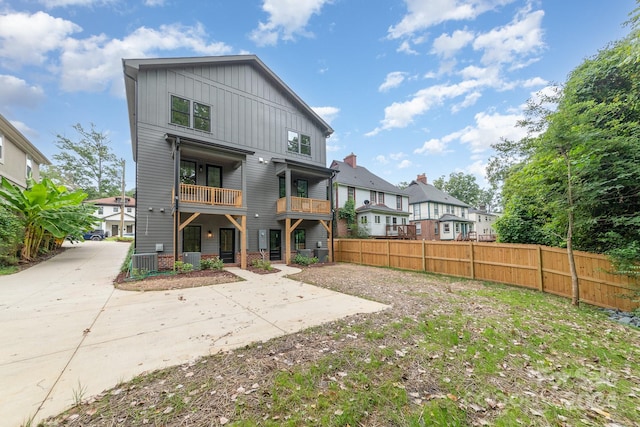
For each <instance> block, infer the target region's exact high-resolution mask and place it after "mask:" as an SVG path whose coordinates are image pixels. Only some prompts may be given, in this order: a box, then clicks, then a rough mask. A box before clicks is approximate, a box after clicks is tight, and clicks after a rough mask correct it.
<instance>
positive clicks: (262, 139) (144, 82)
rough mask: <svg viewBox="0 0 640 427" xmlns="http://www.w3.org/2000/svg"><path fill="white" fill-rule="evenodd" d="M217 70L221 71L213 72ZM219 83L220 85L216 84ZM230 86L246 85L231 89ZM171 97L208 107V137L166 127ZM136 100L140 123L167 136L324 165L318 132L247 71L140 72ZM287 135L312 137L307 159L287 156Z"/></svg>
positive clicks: (287, 101)
mask: <svg viewBox="0 0 640 427" xmlns="http://www.w3.org/2000/svg"><path fill="white" fill-rule="evenodd" d="M215 68H224V69H225V71H224V72H221V71H218V72H216V71H215V70H213V69H215ZM234 74H235V75H237V76H235V77H234V76H233V75H234ZM206 76H210V78H211V79H208V78H206ZM221 77H222V79H223V81H219V80H215V79H217V78H221ZM247 80H250V81H251V84H250V85H247V84H246V81H247ZM234 82H243V83H244V84H243V85H242V87H234V86H232V84H233V83H234ZM171 95H177V96H181V97H184V98H188V99H190V100H193V101H197V102H202V103H204V104H208V105H211V118H212V122H211V133H209V132H202V131H198V130H195V129H189V128H184V127H180V126H177V125H173V124H170V123H169V121H170V97H171ZM138 99H140V100H144V102H143V103H141V104H140V109H139V111H138V122H139V123H146V124H149V125H153V126H159V127H164V128H165V129H166V131H167V132H176V130H177V129H178V130H179V131H180V133H184V134H190V135H191V136H192V137H193V138H198V139H203V140H211V141H215V142H217V143H224V144H230V145H233V146H237V147H241V148H245V149H250V150H258V149H261V150H265V151H268V152H269V153H271V155H272V156H278V157H287V158H292V159H296V160H301V161H306V162H311V163H313V164H316V165H321V166H325V164H326V149H325V137H324V135H323V133H322V130H321V129H319V128H318V127H317V126H316V125H315V123H314V122H313V121H312V120H311V119H310V118H309V117H307V116H306V115H304V114H303V113H302V112H301V111H300V110H299V109H297V108H296V106H295V104H294V103H293V102H292V101H291V100H290V99H289V98H288V97H287V96H285V94H284V92H281V91H278V90H277V89H276V88H274V87H273V85H272V84H271V83H270V82H269V81H268V80H267V79H266V78H265V77H263V75H262V74H261V73H259V72H258V71H257V70H256V69H255V68H253V67H252V66H250V65H234V66H208V67H196V68H195V69H194V68H172V69H159V70H155V69H154V70H145V71H141V72H140V74H139V76H138ZM287 130H294V131H298V132H301V133H303V134H306V135H309V136H310V137H311V150H312V151H311V157H309V156H305V155H296V154H294V153H289V152H288V151H287Z"/></svg>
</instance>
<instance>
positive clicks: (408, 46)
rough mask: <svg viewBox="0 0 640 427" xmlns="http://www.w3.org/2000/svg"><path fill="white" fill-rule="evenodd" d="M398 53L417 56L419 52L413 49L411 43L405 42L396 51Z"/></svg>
mask: <svg viewBox="0 0 640 427" xmlns="http://www.w3.org/2000/svg"><path fill="white" fill-rule="evenodd" d="M396 51H398V52H401V53H406V54H408V55H417V54H418V51H417V50H415V49H413V48H412V47H411V43H409V41H407V40H404V41H403V42H402V43H400V46H398V49H396Z"/></svg>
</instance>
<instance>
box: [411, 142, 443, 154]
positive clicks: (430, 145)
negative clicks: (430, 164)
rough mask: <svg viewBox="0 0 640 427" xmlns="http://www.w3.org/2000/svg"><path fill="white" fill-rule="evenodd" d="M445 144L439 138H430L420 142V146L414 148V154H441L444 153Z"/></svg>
mask: <svg viewBox="0 0 640 427" xmlns="http://www.w3.org/2000/svg"><path fill="white" fill-rule="evenodd" d="M446 149H447V144H446V143H445V142H444V141H442V140H440V139H435V138H433V139H430V140H428V141H425V142H424V144H422V147H420V148H416V149H415V150H414V151H413V152H414V153H415V154H442V153H445V152H446Z"/></svg>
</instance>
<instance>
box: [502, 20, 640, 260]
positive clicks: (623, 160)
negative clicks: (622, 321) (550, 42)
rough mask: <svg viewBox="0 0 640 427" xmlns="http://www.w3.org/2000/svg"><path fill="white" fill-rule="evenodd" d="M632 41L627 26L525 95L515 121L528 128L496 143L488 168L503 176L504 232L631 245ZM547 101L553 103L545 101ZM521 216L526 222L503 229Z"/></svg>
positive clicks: (612, 247) (639, 172)
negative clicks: (536, 93)
mask: <svg viewBox="0 0 640 427" xmlns="http://www.w3.org/2000/svg"><path fill="white" fill-rule="evenodd" d="M639 41H640V39H639V37H638V31H637V30H636V29H634V30H633V31H632V32H631V34H630V35H629V36H628V37H626V38H625V39H623V40H621V41H618V42H616V43H613V44H611V45H609V46H608V47H607V48H606V49H603V50H602V51H600V52H599V53H598V54H597V55H595V56H594V57H593V58H589V59H587V60H585V61H584V62H583V63H582V64H581V65H580V66H579V67H577V68H576V69H575V70H574V71H573V72H572V73H571V74H570V76H569V79H568V81H567V82H566V84H565V86H564V87H563V88H562V90H561V91H560V92H558V94H557V96H555V95H554V96H551V97H548V98H546V99H545V98H542V99H540V100H539V101H538V102H537V103H534V102H530V104H529V109H528V116H527V120H525V121H523V122H522V123H521V125H522V126H527V127H528V129H529V131H530V133H529V136H528V137H527V138H525V139H523V140H521V141H516V142H513V141H502V142H501V143H500V144H497V145H496V146H495V147H494V148H495V149H496V152H497V156H496V157H495V158H494V159H492V162H491V166H492V167H491V166H490V172H491V176H492V178H493V179H494V180H496V181H497V180H499V179H504V188H503V199H504V200H505V214H504V216H503V217H502V218H501V219H500V220H499V221H498V224H497V228H498V230H499V231H500V232H501V233H500V239H501V240H503V241H518V242H521V243H542V242H541V241H540V238H542V240H543V241H544V240H545V239H550V241H551V242H552V243H556V244H558V245H560V244H562V245H566V246H567V249H568V251H569V252H570V251H571V250H572V249H573V248H575V249H579V250H584V251H589V252H597V253H609V254H611V255H614V256H615V254H616V253H621V250H622V253H624V254H626V255H628V254H633V253H637V251H634V250H633V249H634V246H633V245H634V244H637V243H636V242H638V241H640V144H638V140H639V137H640V102H639V101H640V98H639V93H640V60H638V58H640V55H638V51H639V49H640V47H639ZM634 58H635V59H634ZM554 102H556V105H557V108H555V109H554V108H550V107H549V106H550V105H553V103H554ZM499 164H502V166H498V165H499ZM521 223H525V224H529V225H530V227H531V229H530V230H529V231H527V229H526V227H524V226H522V227H520V228H519V230H520V231H519V232H513V231H508V230H507V229H508V228H509V226H510V225H513V224H521ZM539 232H540V233H539ZM625 249H628V250H625ZM571 260H572V257H570V263H571ZM626 262H627V263H628V259H627V260H626ZM635 262H636V263H637V262H640V258H639V259H636V260H635Z"/></svg>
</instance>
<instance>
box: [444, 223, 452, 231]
mask: <svg viewBox="0 0 640 427" xmlns="http://www.w3.org/2000/svg"><path fill="white" fill-rule="evenodd" d="M443 231H444V232H445V233H448V232H449V231H451V230H450V228H449V223H448V222H445V223H444V229H443Z"/></svg>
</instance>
